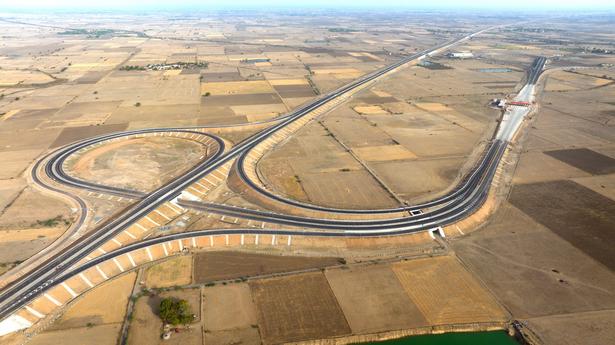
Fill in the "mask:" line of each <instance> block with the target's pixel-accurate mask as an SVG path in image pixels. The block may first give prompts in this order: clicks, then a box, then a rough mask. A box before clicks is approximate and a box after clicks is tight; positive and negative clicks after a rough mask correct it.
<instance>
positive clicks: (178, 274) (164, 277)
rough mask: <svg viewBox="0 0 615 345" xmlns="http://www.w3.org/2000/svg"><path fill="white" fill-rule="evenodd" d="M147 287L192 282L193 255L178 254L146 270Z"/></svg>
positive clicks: (179, 284)
mask: <svg viewBox="0 0 615 345" xmlns="http://www.w3.org/2000/svg"><path fill="white" fill-rule="evenodd" d="M144 280H145V284H146V285H147V287H150V288H162V287H170V286H181V285H187V284H190V282H192V256H178V257H175V258H172V259H170V260H167V261H164V262H161V263H159V264H157V265H154V266H152V267H150V268H148V269H147V270H145V272H144Z"/></svg>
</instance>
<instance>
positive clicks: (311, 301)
mask: <svg viewBox="0 0 615 345" xmlns="http://www.w3.org/2000/svg"><path fill="white" fill-rule="evenodd" d="M250 288H251V289H252V296H253V298H254V302H255V303H256V306H257V317H258V325H259V329H260V331H261V336H262V338H263V342H264V343H265V344H279V343H284V342H291V341H301V340H308V339H321V338H327V337H332V336H341V335H345V334H349V333H350V332H351V331H350V327H349V326H348V323H346V319H345V318H344V314H343V313H342V310H341V308H340V306H339V305H338V303H337V300H336V299H335V296H334V295H333V292H332V291H331V288H330V287H329V284H328V283H327V280H326V279H325V276H324V275H323V274H322V273H308V274H301V275H294V276H291V277H282V278H272V279H266V280H259V281H254V282H251V283H250Z"/></svg>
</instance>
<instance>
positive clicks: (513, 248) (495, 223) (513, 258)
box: [452, 69, 615, 344]
mask: <svg viewBox="0 0 615 345" xmlns="http://www.w3.org/2000/svg"><path fill="white" fill-rule="evenodd" d="M606 73H608V72H607V71H600V72H598V71H596V70H591V69H588V70H582V71H579V73H571V72H564V71H558V72H555V73H553V74H548V76H547V77H546V80H545V82H544V83H545V84H546V86H545V92H544V94H543V95H542V96H541V102H542V103H541V104H543V106H542V107H541V109H540V111H539V112H538V113H537V114H536V115H535V118H534V119H533V121H532V124H531V128H529V129H528V133H527V134H526V135H525V137H524V138H523V139H522V145H523V147H524V150H523V151H521V153H520V157H519V163H518V166H517V168H516V170H515V171H514V176H513V179H512V182H513V184H512V187H511V188H512V190H511V193H510V197H509V198H508V201H507V202H504V203H503V205H502V206H501V207H500V209H499V210H498V211H497V212H496V214H495V215H494V216H493V217H492V218H491V220H490V221H489V223H488V224H487V226H486V227H485V228H484V229H482V230H481V231H478V232H476V233H475V234H473V235H471V236H468V237H467V238H461V239H459V240H456V241H454V242H453V243H452V245H453V248H454V249H455V252H456V253H457V255H459V257H460V258H461V260H462V261H463V262H465V263H466V264H467V265H468V266H469V268H470V270H471V271H472V272H473V273H474V274H476V275H477V276H478V277H479V278H480V279H481V280H482V281H484V282H485V284H486V285H487V286H488V287H489V289H490V290H491V291H493V292H494V294H495V296H496V298H497V299H498V300H499V301H500V302H501V303H502V304H503V305H504V306H505V307H506V309H508V310H510V312H511V313H512V314H513V316H515V317H517V318H520V319H524V320H526V322H527V323H528V325H529V327H530V329H531V330H532V331H534V332H535V333H537V334H538V335H539V336H540V337H541V338H542V339H543V340H544V341H545V344H567V343H569V344H573V343H575V342H579V341H581V342H587V343H592V344H600V343H604V342H608V341H610V339H611V338H612V334H609V333H612V332H610V329H611V328H612V327H611V325H612V319H613V316H612V315H611V314H612V313H611V312H610V310H611V309H612V308H614V307H615V304H614V301H615V300H614V299H613V293H612V291H614V289H615V275H614V274H613V269H612V267H613V261H612V255H610V254H611V252H612V251H611V250H610V248H612V247H613V244H614V243H615V242H614V241H615V239H614V238H613V236H612V235H613V233H612V231H611V229H613V226H614V225H613V217H612V214H613V210H612V208H613V205H615V201H614V200H615V188H614V185H613V183H614V181H615V178H614V175H613V171H612V169H613V162H614V158H615V155H614V153H615V135H613V131H612V130H610V125H611V124H610V120H611V118H610V116H609V115H608V114H609V112H610V111H612V109H614V108H613V105H612V104H610V103H609V101H608V97H607V96H606V95H607V94H608V93H609V92H611V93H612V91H613V85H612V84H609V83H604V84H603V85H602V86H600V87H597V86H596V84H597V83H598V82H597V81H595V80H594V81H592V82H588V78H590V79H591V78H593V79H600V78H601V77H602V75H605V74H606ZM590 75H591V76H592V77H588V76H590ZM552 77H553V79H552ZM564 79H565V84H566V85H567V87H566V88H565V89H564V88H563V87H559V88H557V89H554V87H553V85H554V83H560V84H564V81H563V80H564ZM600 83H601V82H600ZM549 85H551V86H552V89H549ZM563 301H565V302H563ZM572 320H575V321H574V322H573V321H572ZM571 329H574V331H570V330H571ZM563 334H570V336H568V335H566V336H563ZM573 334H574V335H573ZM580 339H583V340H580Z"/></svg>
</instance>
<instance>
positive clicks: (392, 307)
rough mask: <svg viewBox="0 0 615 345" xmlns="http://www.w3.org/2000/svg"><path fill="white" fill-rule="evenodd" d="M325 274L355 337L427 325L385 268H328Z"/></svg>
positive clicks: (389, 270) (391, 272) (401, 287)
mask: <svg viewBox="0 0 615 345" xmlns="http://www.w3.org/2000/svg"><path fill="white" fill-rule="evenodd" d="M325 275H326V277H327V280H328V281H329V284H330V285H331V289H332V290H333V293H334V294H335V297H336V298H337V301H338V302H339V304H340V306H341V307H342V310H343V311H344V315H345V316H346V320H348V324H349V325H350V328H351V329H352V332H353V333H355V334H360V333H375V332H381V331H390V330H396V329H409V328H416V327H423V326H427V325H428V324H427V320H425V317H424V316H423V314H422V313H421V311H420V310H419V309H418V308H417V307H416V305H415V304H414V303H413V302H412V301H411V300H410V298H408V295H407V294H406V293H405V292H404V288H403V286H402V285H401V284H400V283H399V280H398V279H397V277H396V276H395V273H393V271H392V270H391V268H390V267H389V266H388V265H387V266H385V265H374V266H364V267H353V268H350V269H332V270H327V271H326V272H325Z"/></svg>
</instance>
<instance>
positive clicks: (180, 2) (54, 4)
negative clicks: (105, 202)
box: [0, 0, 615, 10]
mask: <svg viewBox="0 0 615 345" xmlns="http://www.w3.org/2000/svg"><path fill="white" fill-rule="evenodd" d="M229 6H233V7H272V6H276V7H408V8H501V7H504V8H511V7H512V8H519V9H531V8H541V9H553V10H561V9H571V8H587V9H591V8H594V9H598V8H602V9H604V8H610V9H614V8H615V0H515V1H500V0H421V1H416V0H286V1H282V0H252V1H248V0H170V1H169V0H164V1H163V0H96V1H91V0H17V1H16V0H0V8H2V7H4V8H32V9H43V8H47V9H48V8H135V7H137V8H143V9H154V8H160V7H162V8H165V7H166V8H169V7H229Z"/></svg>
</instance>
